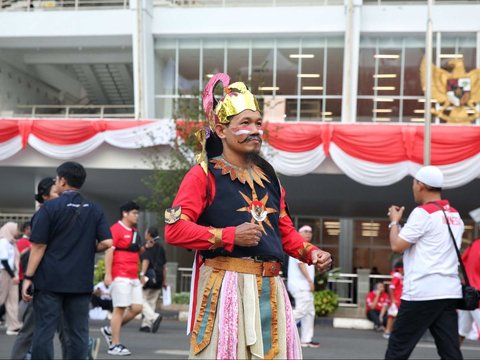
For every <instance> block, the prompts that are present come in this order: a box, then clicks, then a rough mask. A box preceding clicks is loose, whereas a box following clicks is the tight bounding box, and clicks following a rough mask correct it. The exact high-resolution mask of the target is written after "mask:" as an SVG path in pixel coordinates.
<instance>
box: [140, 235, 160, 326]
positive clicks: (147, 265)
mask: <svg viewBox="0 0 480 360" xmlns="http://www.w3.org/2000/svg"><path fill="white" fill-rule="evenodd" d="M159 240H160V237H159V236H158V230H157V228H156V227H155V226H150V227H149V228H148V229H147V230H146V231H145V241H146V242H145V252H144V253H143V254H142V255H140V259H141V260H142V272H141V273H140V276H145V278H146V279H147V281H146V282H145V285H144V286H143V312H142V315H143V320H142V324H141V327H140V331H143V332H152V333H156V332H157V331H158V327H159V326H160V322H161V321H162V318H163V317H162V315H161V314H160V313H157V312H156V308H157V301H158V298H159V297H160V293H161V291H162V288H166V287H167V272H166V271H167V269H166V267H165V264H166V263H167V260H166V257H165V250H164V249H163V246H162V245H160V242H159Z"/></svg>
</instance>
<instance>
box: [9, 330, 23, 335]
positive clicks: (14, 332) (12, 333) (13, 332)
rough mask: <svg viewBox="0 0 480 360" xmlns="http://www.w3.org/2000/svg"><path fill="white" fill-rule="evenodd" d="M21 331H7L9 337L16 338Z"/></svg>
mask: <svg viewBox="0 0 480 360" xmlns="http://www.w3.org/2000/svg"><path fill="white" fill-rule="evenodd" d="M19 331H20V329H17V330H7V335H9V336H16V335H18V332H19Z"/></svg>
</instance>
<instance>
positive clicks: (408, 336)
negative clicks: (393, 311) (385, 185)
mask: <svg viewBox="0 0 480 360" xmlns="http://www.w3.org/2000/svg"><path fill="white" fill-rule="evenodd" d="M443 183H444V180H443V173H442V172H441V170H440V169H439V168H438V167H435V166H425V167H422V168H421V169H420V170H419V171H418V172H417V173H416V175H415V177H414V179H413V185H412V190H413V196H414V199H415V202H417V203H418V204H420V206H418V207H416V208H415V209H414V210H413V211H412V213H411V214H410V216H409V217H408V220H407V222H406V224H405V226H404V227H403V228H401V229H400V220H401V219H402V216H403V212H404V210H405V208H404V207H403V206H402V207H400V206H397V205H392V206H390V208H389V209H388V216H389V217H390V225H389V228H390V246H391V248H392V250H393V251H394V252H398V253H402V252H403V265H404V284H403V293H402V297H401V299H402V302H401V304H400V308H399V310H398V315H397V318H396V319H395V322H394V324H393V331H392V333H391V335H390V338H389V341H388V348H387V351H386V354H385V358H386V359H407V358H408V357H409V356H410V354H411V353H412V351H413V349H414V348H415V346H416V344H417V343H418V341H419V340H420V338H421V337H422V336H423V334H424V333H425V331H426V330H427V329H430V332H431V334H432V336H433V337H434V339H435V344H436V346H437V351H438V354H439V356H440V357H441V358H442V359H462V353H461V352H460V345H459V338H458V317H457V311H456V304H457V302H458V299H460V298H461V297H462V290H461V283H460V277H459V274H458V265H459V264H458V258H457V254H456V252H455V247H454V244H453V241H452V239H451V236H450V233H449V229H448V225H447V223H446V219H445V217H447V219H448V223H449V224H450V227H451V229H452V231H453V234H454V237H455V239H456V242H457V246H458V247H459V248H460V245H461V239H462V234H463V229H464V225H463V221H462V219H461V218H460V215H459V213H458V212H457V211H456V210H455V209H454V208H453V207H452V206H451V205H450V203H449V202H448V200H445V199H442V198H441V191H442V187H443ZM444 214H445V215H444Z"/></svg>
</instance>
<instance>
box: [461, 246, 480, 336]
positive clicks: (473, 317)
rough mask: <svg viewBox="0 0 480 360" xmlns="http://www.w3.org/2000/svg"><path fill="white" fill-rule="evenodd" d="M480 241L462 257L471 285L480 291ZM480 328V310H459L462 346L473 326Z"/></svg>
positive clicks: (470, 247)
mask: <svg viewBox="0 0 480 360" xmlns="http://www.w3.org/2000/svg"><path fill="white" fill-rule="evenodd" d="M479 240H480V239H477V240H474V241H473V242H472V244H471V245H470V246H469V247H468V248H467V249H466V250H465V252H464V253H463V255H462V261H463V265H464V266H465V271H466V272H467V276H468V280H470V285H471V286H473V287H474V288H476V289H480V241H479ZM473 324H476V325H477V327H480V309H478V308H477V309H475V310H472V311H467V310H458V334H459V335H460V344H462V343H463V341H464V340H465V338H466V337H467V335H468V334H469V333H470V331H471V330H472V325H473Z"/></svg>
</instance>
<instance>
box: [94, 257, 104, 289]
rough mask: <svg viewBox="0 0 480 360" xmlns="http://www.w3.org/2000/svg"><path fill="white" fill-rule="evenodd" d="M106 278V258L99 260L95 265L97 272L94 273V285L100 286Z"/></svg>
mask: <svg viewBox="0 0 480 360" xmlns="http://www.w3.org/2000/svg"><path fill="white" fill-rule="evenodd" d="M104 276H105V257H101V258H100V259H98V261H97V263H96V264H95V271H94V273H93V285H96V284H98V283H99V282H100V281H103V278H104Z"/></svg>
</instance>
